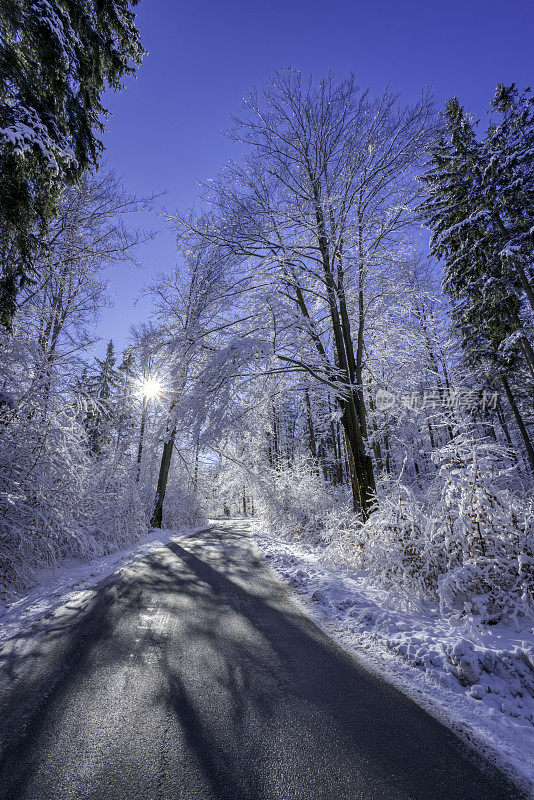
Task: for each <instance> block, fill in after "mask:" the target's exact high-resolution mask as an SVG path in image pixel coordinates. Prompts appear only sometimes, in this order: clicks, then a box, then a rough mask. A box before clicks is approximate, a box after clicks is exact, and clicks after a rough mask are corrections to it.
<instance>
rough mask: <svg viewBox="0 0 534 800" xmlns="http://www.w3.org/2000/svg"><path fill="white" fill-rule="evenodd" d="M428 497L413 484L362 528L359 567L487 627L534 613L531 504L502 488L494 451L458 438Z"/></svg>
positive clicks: (409, 595) (442, 456)
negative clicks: (416, 492)
mask: <svg viewBox="0 0 534 800" xmlns="http://www.w3.org/2000/svg"><path fill="white" fill-rule="evenodd" d="M436 462H437V463H438V464H439V473H438V476H437V478H436V482H435V484H434V486H433V487H432V488H431V490H430V491H429V493H428V495H427V496H426V497H422V498H420V499H416V497H415V496H414V495H413V493H412V492H411V491H410V490H408V489H407V488H406V487H401V486H399V487H398V488H397V492H396V496H394V497H389V498H385V499H383V500H382V502H381V504H380V507H379V509H378V510H377V511H376V512H375V513H374V514H373V515H372V516H371V517H370V519H369V520H368V522H367V523H366V524H365V525H363V526H362V528H361V532H360V535H359V539H358V546H357V548H355V550H354V552H353V556H352V559H351V560H352V562H353V563H354V564H355V565H358V566H359V567H360V568H364V569H366V570H368V571H369V573H370V574H371V575H372V576H373V577H374V579H375V580H376V581H377V582H378V583H380V584H381V585H382V586H384V587H386V588H388V589H390V590H394V591H396V592H398V593H400V594H401V595H402V596H403V597H405V598H406V600H410V599H411V600H412V601H414V600H415V601H416V602H417V601H418V600H419V601H423V602H424V601H425V600H428V599H434V600H435V599H437V600H439V604H440V609H441V613H442V615H443V616H446V617H457V618H462V617H467V616H472V617H475V618H476V619H478V620H479V621H480V622H484V623H495V622H498V621H499V620H501V619H505V618H508V619H509V618H515V619H517V618H518V617H526V616H529V615H530V614H532V613H533V609H534V606H533V601H534V515H533V507H532V503H525V502H524V500H522V499H520V498H519V497H517V496H516V495H515V494H513V493H512V492H510V491H509V490H507V489H506V488H502V487H501V486H499V482H500V481H499V478H500V477H501V476H500V472H499V469H498V463H499V462H500V463H502V459H501V456H500V454H499V453H498V452H497V451H496V449H495V448H494V446H492V445H489V444H486V443H480V442H479V443H477V444H474V443H473V442H472V441H470V440H469V438H468V437H467V436H466V437H458V438H456V439H454V440H453V441H452V442H451V443H450V444H449V445H448V446H447V447H445V448H443V449H442V450H441V451H439V452H438V453H437V454H436Z"/></svg>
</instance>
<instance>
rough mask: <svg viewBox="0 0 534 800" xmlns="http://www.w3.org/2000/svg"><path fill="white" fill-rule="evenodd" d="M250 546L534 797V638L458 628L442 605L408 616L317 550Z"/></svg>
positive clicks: (345, 640) (274, 542)
mask: <svg viewBox="0 0 534 800" xmlns="http://www.w3.org/2000/svg"><path fill="white" fill-rule="evenodd" d="M254 535H255V540H256V542H257V544H258V546H259V548H260V550H261V551H262V552H263V554H264V556H265V558H266V559H268V561H269V563H270V564H271V566H272V567H273V568H274V569H275V570H276V571H277V572H278V573H279V574H280V575H281V576H282V578H284V579H285V580H286V581H287V582H288V583H289V584H290V585H291V586H292V587H293V588H294V589H295V590H296V591H297V592H299V594H300V595H301V597H302V598H303V600H304V601H305V605H306V608H307V610H308V611H311V612H312V614H313V616H314V617H315V619H316V621H317V622H318V624H320V625H321V626H322V627H323V628H324V629H325V630H326V631H327V632H328V633H329V634H331V635H333V636H334V638H336V639H337V640H338V641H339V642H340V643H342V644H343V645H344V646H345V647H347V648H348V649H351V650H353V651H355V653H356V654H357V656H358V657H359V658H362V659H363V660H365V661H366V662H367V665H368V666H369V667H371V668H372V669H373V670H375V671H377V672H379V673H380V674H382V675H384V676H385V677H387V679H388V680H390V681H392V682H393V683H395V684H396V685H398V686H399V687H400V688H401V689H402V690H403V691H404V692H406V693H407V694H409V695H410V696H412V697H413V699H414V700H416V701H417V702H418V703H419V704H420V705H423V706H424V707H426V708H427V709H428V710H429V711H430V712H431V713H433V714H434V716H438V717H439V718H440V719H441V720H442V721H443V722H445V723H446V724H447V725H448V726H449V727H451V728H453V729H454V730H456V731H457V732H458V733H460V735H462V736H463V737H464V738H467V739H468V740H469V741H471V742H472V743H474V744H475V745H476V746H478V748H479V749H481V750H483V751H484V752H485V753H486V755H487V756H489V757H490V758H492V759H493V760H494V761H496V762H497V763H499V765H500V766H501V768H503V769H505V770H506V771H507V772H509V773H510V774H511V775H512V776H513V777H515V778H516V780H520V782H521V783H522V784H524V785H525V787H526V788H527V789H528V790H529V791H531V792H532V795H533V797H534V763H533V759H532V753H533V752H534V631H533V629H532V627H523V628H522V629H521V628H517V629H516V628H514V627H513V626H512V625H507V624H504V623H500V624H497V625H490V626H488V625H482V624H475V623H474V622H473V621H472V620H471V622H469V623H467V622H465V623H463V624H462V623H460V621H459V620H458V619H445V618H443V616H441V615H440V609H439V605H438V603H435V604H431V603H428V604H424V605H423V604H421V605H420V607H419V608H415V609H414V607H413V606H412V607H407V606H406V604H405V602H404V601H403V600H402V598H400V597H399V596H397V597H395V596H394V595H393V594H392V593H391V592H388V591H387V590H385V589H381V588H378V587H377V586H376V584H373V583H372V582H371V581H370V579H369V574H368V573H365V572H363V571H362V572H352V571H350V568H348V567H347V568H346V569H339V568H336V567H334V566H332V564H331V563H330V562H329V557H328V548H327V547H324V546H322V545H321V544H320V543H313V544H311V543H308V542H304V541H299V542H297V541H294V540H293V541H290V540H287V539H280V538H275V537H273V536H271V535H270V534H269V532H268V530H266V529H265V528H263V527H262V526H261V524H259V523H257V524H256V525H255V529H254Z"/></svg>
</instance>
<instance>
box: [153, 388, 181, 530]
mask: <svg viewBox="0 0 534 800" xmlns="http://www.w3.org/2000/svg"><path fill="white" fill-rule="evenodd" d="M173 408H174V403H172V404H171V407H170V409H169V416H170V415H171V414H172V411H173ZM175 437H176V425H174V427H173V428H172V429H171V430H170V432H169V435H168V437H167V439H166V440H165V443H164V445H163V454H162V456H161V463H160V466H159V475H158V486H157V489H156V500H155V502H154V513H153V514H152V519H151V520H150V524H151V525H152V527H153V528H161V523H162V521H163V502H164V500H165V493H166V491H167V482H168V480H169V470H170V467H171V459H172V451H173V448H174V439H175Z"/></svg>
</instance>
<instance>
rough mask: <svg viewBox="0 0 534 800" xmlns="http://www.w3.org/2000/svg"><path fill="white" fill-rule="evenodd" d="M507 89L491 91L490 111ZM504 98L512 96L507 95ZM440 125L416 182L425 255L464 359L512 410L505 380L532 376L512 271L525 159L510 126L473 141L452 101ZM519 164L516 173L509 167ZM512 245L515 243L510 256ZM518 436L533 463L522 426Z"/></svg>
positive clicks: (522, 295) (521, 241) (517, 262)
mask: <svg viewBox="0 0 534 800" xmlns="http://www.w3.org/2000/svg"><path fill="white" fill-rule="evenodd" d="M510 91H511V90H505V89H504V88H503V87H501V89H500V90H499V89H498V91H497V95H496V97H497V99H496V100H495V101H494V107H495V108H496V109H497V110H501V109H502V108H503V107H504V106H503V105H502V104H503V103H505V102H506V101H505V100H504V99H503V98H506V97H507V96H509V92H510ZM511 96H512V98H516V95H515V94H514V93H513V91H512V93H511ZM516 99H517V98H516ZM509 116H510V117H511V116H512V115H511V114H509ZM519 116H521V115H519V114H516V117H519ZM524 117H525V114H523V118H524ZM444 123H445V124H444V126H443V129H442V131H441V135H440V137H439V140H438V142H437V143H436V145H435V146H434V148H433V150H432V157H431V162H430V164H429V168H428V170H427V172H426V173H425V174H424V175H423V176H422V180H423V183H424V184H425V186H426V189H427V193H428V198H427V200H426V201H425V202H424V203H423V205H422V206H421V211H422V215H423V218H424V219H425V220H426V222H427V224H428V226H429V228H430V230H431V232H432V237H431V243H430V245H431V251H432V253H433V255H434V256H436V257H437V258H438V259H440V260H442V262H443V263H444V267H445V274H444V289H445V291H446V292H447V293H448V295H449V296H450V298H451V300H452V316H453V319H454V322H455V324H456V327H457V329H458V331H459V333H460V335H461V341H462V346H463V349H464V352H465V354H466V357H467V360H468V362H469V363H470V364H471V366H476V367H480V366H482V367H484V368H485V369H487V368H488V367H489V368H490V369H491V370H492V371H495V372H497V374H498V376H499V377H500V379H501V382H502V383H503V386H504V388H505V391H506V395H507V397H508V400H509V401H510V404H511V405H512V408H514V399H513V396H512V392H511V389H510V378H512V380H513V378H514V376H517V375H521V374H522V373H523V370H524V367H525V365H526V366H527V367H528V369H529V370H530V373H531V375H532V376H534V353H533V350H532V346H531V344H530V341H529V339H528V336H527V334H526V332H525V329H524V325H523V318H524V315H525V313H526V312H527V311H528V305H527V300H528V293H527V292H526V291H525V284H524V280H523V279H522V276H521V269H520V268H519V269H518V266H519V267H521V268H522V265H523V260H524V257H525V253H526V251H527V249H528V243H527V242H526V238H525V235H524V233H525V225H526V222H525V220H526V219H527V217H528V215H529V214H531V210H530V207H529V203H531V198H529V196H528V192H527V193H525V191H524V187H525V185H526V182H525V181H523V182H521V181H520V180H519V179H518V174H520V173H521V174H522V173H523V172H525V173H526V171H527V170H526V166H528V160H529V156H528V154H526V153H525V152H523V150H524V148H523V150H522V149H521V148H522V145H521V147H519V145H518V141H519V137H518V136H517V130H518V128H519V125H518V124H516V123H515V122H514V123H513V124H512V122H511V121H509V123H507V125H505V126H504V127H503V128H502V129H501V130H500V131H499V130H498V129H497V127H495V126H491V127H490V129H489V130H488V133H487V135H486V137H485V139H484V140H483V141H481V142H479V141H478V140H477V137H476V133H475V126H474V123H473V122H472V121H471V120H470V119H469V118H468V117H467V116H466V115H465V113H464V110H463V109H462V107H461V106H460V104H459V102H458V100H457V99H453V100H450V101H449V102H448V103H447V106H446V111H445V114H444ZM523 133H524V134H525V135H526V127H525V126H524V127H523ZM514 143H515V144H514ZM499 148H500V155H499V153H498V151H499ZM514 148H515V149H514ZM520 161H521V162H522V163H523V165H524V168H523V167H521V168H520V167H519V166H517V165H518V164H519V162H520ZM497 162H498V165H497ZM507 165H508V166H507ZM514 175H515V177H514ZM501 189H502V195H501ZM507 197H509V198H510V200H509V201H507V199H506V198H507ZM505 207H507V208H508V209H509V211H503V208H505ZM514 241H515V242H517V243H518V245H517V247H516V249H515V250H512V249H511V248H513V247H514V245H513V242H514ZM510 253H512V255H510ZM525 275H526V273H525ZM514 415H516V412H515V410H514ZM516 420H517V421H518V424H519V425H520V427H521V425H522V423H520V420H519V419H518V418H517V416H516ZM521 434H522V438H523V441H524V444H525V447H526V450H527V453H528V455H529V460H531V461H533V459H534V455H533V451H532V444H531V442H530V440H529V438H528V435H527V433H526V430H525V429H524V427H523V429H522V430H521ZM533 464H534V462H533Z"/></svg>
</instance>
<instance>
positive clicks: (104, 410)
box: [85, 341, 120, 456]
mask: <svg viewBox="0 0 534 800" xmlns="http://www.w3.org/2000/svg"><path fill="white" fill-rule="evenodd" d="M116 360H117V359H116V357H115V348H114V346H113V342H112V341H109V342H108V346H107V348H106V355H105V357H104V358H103V359H100V358H97V359H96V362H97V365H98V368H97V371H96V373H95V375H94V376H93V377H89V378H88V379H87V384H86V395H87V397H88V398H89V399H90V401H92V402H91V407H90V409H89V412H88V415H87V418H86V422H85V426H86V430H87V435H88V439H89V447H90V449H91V451H92V452H93V453H94V454H95V456H101V455H102V454H103V453H104V451H105V449H106V447H107V445H109V444H110V441H111V430H112V424H113V416H114V399H115V394H116V391H117V387H118V385H119V380H120V378H119V373H118V371H117V369H116V368H115V363H116Z"/></svg>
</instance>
